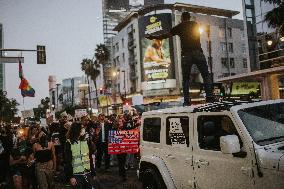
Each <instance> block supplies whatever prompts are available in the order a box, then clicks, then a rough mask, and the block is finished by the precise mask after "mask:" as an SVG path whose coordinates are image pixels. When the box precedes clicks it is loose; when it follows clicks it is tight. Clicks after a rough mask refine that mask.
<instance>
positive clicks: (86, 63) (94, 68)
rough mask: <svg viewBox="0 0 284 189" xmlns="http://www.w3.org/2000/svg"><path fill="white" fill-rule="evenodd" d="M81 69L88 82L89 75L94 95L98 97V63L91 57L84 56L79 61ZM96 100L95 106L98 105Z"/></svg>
mask: <svg viewBox="0 0 284 189" xmlns="http://www.w3.org/2000/svg"><path fill="white" fill-rule="evenodd" d="M81 69H82V71H84V73H85V74H86V76H87V79H88V83H89V77H90V78H91V80H92V81H93V82H94V86H95V93H96V97H98V91H97V83H96V80H97V77H98V76H99V75H100V65H99V63H98V62H97V61H96V60H95V61H93V60H92V59H87V58H85V59H83V60H82V62H81ZM89 91H90V90H89ZM89 98H90V94H89ZM96 102H97V107H98V100H96Z"/></svg>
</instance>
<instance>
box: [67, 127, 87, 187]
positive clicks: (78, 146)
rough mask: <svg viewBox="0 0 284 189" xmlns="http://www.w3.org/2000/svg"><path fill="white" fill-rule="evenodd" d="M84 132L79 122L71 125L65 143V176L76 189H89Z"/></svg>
mask: <svg viewBox="0 0 284 189" xmlns="http://www.w3.org/2000/svg"><path fill="white" fill-rule="evenodd" d="M85 135H86V132H85V129H84V128H83V126H82V125H81V124H80V123H79V122H74V123H72V125H71V127H70V130H69V132H68V134H67V141H66V143H65V153H64V155H65V174H66V177H67V179H69V181H70V184H71V186H72V187H73V188H76V189H89V188H90V189H91V188H92V177H91V171H90V170H91V166H90V159H89V153H90V151H89V146H88V142H87V140H86V136H85Z"/></svg>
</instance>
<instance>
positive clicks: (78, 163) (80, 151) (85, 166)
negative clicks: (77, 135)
mask: <svg viewBox="0 0 284 189" xmlns="http://www.w3.org/2000/svg"><path fill="white" fill-rule="evenodd" d="M71 152H72V167H73V174H76V173H82V172H84V171H86V170H87V171H89V170H90V159H89V148H88V144H87V141H79V142H78V143H76V142H74V144H71Z"/></svg>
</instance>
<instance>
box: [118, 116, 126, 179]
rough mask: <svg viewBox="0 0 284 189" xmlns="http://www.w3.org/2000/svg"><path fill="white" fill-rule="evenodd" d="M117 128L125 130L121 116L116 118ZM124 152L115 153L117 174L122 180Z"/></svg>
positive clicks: (123, 177) (124, 172) (124, 161)
mask: <svg viewBox="0 0 284 189" xmlns="http://www.w3.org/2000/svg"><path fill="white" fill-rule="evenodd" d="M116 124H117V130H118V131H121V130H125V129H126V128H125V126H126V124H125V123H124V120H123V119H122V118H118V119H117V123H116ZM126 155H127V154H126V153H122V154H117V160H118V174H119V176H120V177H121V179H122V181H126V180H127V179H126V170H125V163H126Z"/></svg>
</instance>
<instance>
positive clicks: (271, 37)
mask: <svg viewBox="0 0 284 189" xmlns="http://www.w3.org/2000/svg"><path fill="white" fill-rule="evenodd" d="M275 7H277V5H274V4H270V3H269V2H264V1H262V0H243V8H244V18H245V26H246V29H247V36H248V44H249V56H250V68H251V70H252V71H255V70H263V69H269V68H272V67H277V66H281V65H284V39H283V36H279V34H278V33H277V31H276V30H275V29H273V28H270V27H268V24H267V22H266V21H265V15H266V14H267V13H268V12H269V11H270V10H272V9H273V8H275Z"/></svg>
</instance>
